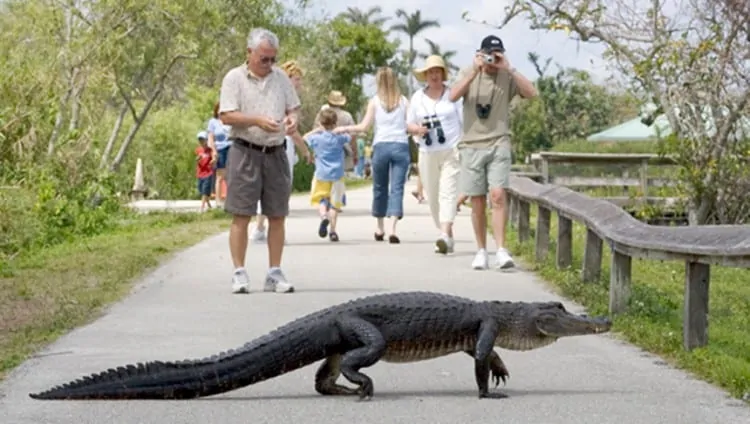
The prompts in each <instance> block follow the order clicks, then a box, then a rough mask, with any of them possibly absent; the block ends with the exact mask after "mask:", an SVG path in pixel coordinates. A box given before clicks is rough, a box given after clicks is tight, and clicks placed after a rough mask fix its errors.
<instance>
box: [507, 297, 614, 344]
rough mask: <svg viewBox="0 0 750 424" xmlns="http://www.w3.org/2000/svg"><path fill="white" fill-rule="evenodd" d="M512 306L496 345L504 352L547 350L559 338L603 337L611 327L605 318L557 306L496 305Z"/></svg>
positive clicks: (550, 304) (547, 303)
mask: <svg viewBox="0 0 750 424" xmlns="http://www.w3.org/2000/svg"><path fill="white" fill-rule="evenodd" d="M499 303H500V304H502V303H505V305H510V304H513V307H512V311H513V312H512V313H511V316H510V317H508V316H507V315H506V316H505V317H504V318H501V320H504V321H506V322H505V323H503V324H502V325H501V327H504V328H505V331H501V332H500V334H499V335H498V338H497V340H496V343H495V344H496V345H497V346H499V347H503V348H505V349H512V350H528V349H536V348H539V347H542V346H547V345H549V344H551V343H553V342H555V341H556V340H557V339H559V338H560V337H569V336H584V335H590V334H600V333H606V332H607V331H609V330H610V328H611V327H612V321H610V320H609V319H608V318H607V317H588V316H586V315H578V314H573V313H570V312H568V311H567V310H566V309H565V306H564V305H563V304H562V303H560V302H532V303H526V302H519V303H512V302H499Z"/></svg>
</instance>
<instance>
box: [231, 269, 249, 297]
mask: <svg viewBox="0 0 750 424" xmlns="http://www.w3.org/2000/svg"><path fill="white" fill-rule="evenodd" d="M249 286H250V277H248V276H247V271H245V269H244V268H240V269H236V270H235V271H234V274H232V293H250V290H249V289H248V287H249Z"/></svg>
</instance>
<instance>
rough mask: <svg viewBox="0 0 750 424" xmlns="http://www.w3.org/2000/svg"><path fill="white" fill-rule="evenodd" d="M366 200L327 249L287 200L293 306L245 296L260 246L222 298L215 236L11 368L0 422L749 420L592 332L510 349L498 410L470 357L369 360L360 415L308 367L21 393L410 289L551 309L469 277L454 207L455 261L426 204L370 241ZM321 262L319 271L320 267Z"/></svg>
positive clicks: (223, 251)
mask: <svg viewBox="0 0 750 424" xmlns="http://www.w3.org/2000/svg"><path fill="white" fill-rule="evenodd" d="M370 199H371V196H370V190H369V189H367V188H365V189H360V190H357V191H352V192H350V193H349V204H350V206H349V207H348V208H347V210H346V212H345V213H344V214H343V215H342V220H341V225H340V229H339V232H340V235H341V240H342V241H341V242H340V243H338V244H331V243H330V242H328V240H321V239H319V238H318V236H317V233H316V226H317V217H316V214H315V212H313V211H312V209H311V208H309V207H308V205H307V202H306V198H305V197H295V198H294V199H293V201H292V202H293V209H294V212H293V214H292V217H291V218H290V220H289V223H288V234H289V235H288V239H289V245H288V246H287V248H286V250H285V261H284V268H285V271H286V273H287V275H288V277H289V278H290V279H292V280H293V281H294V283H295V284H296V285H297V290H298V291H297V292H296V293H293V294H286V295H280V294H265V293H259V292H258V291H259V290H260V288H261V287H262V278H263V275H264V272H265V265H266V257H267V256H266V250H265V246H262V245H251V246H250V249H249V256H248V257H249V260H248V266H249V269H250V270H251V278H252V279H253V281H252V284H253V292H252V293H251V294H249V295H232V294H231V293H230V287H229V286H230V272H231V267H230V260H229V255H228V248H227V235H226V234H221V235H218V236H216V237H212V238H210V239H208V240H206V241H205V242H203V243H201V244H199V245H197V246H194V247H192V248H190V249H188V250H186V251H185V252H183V253H182V254H180V255H178V256H177V257H175V258H174V259H173V260H172V261H170V262H168V263H166V264H165V265H164V266H162V267H161V268H159V269H157V270H156V271H155V272H153V273H152V274H150V275H149V276H147V277H146V278H145V280H144V281H143V284H141V285H139V287H138V289H137V290H136V292H135V293H134V294H133V295H132V296H130V297H129V298H128V299H126V300H125V301H123V302H122V303H119V304H117V305H116V306H114V307H112V308H111V310H110V311H109V312H108V313H107V314H106V316H104V317H102V318H101V319H99V320H97V321H96V322H94V323H93V324H91V325H88V326H86V327H83V328H80V329H78V330H76V331H73V332H72V333H70V334H69V335H67V336H65V337H63V338H61V339H60V340H59V341H58V342H57V343H55V344H54V345H52V346H50V347H49V349H47V350H46V351H45V352H42V353H40V356H39V357H37V358H35V359H32V360H29V361H27V362H26V363H25V364H23V365H22V366H21V367H19V368H18V369H17V371H16V372H14V373H13V374H12V375H11V376H10V378H9V379H8V380H7V382H6V384H5V385H3V386H0V391H1V392H2V396H3V398H2V399H1V400H0V423H7V424H57V423H61V424H62V423H70V424H84V423H91V424H101V423H107V422H116V423H122V424H126V423H133V424H135V423H140V424H143V423H149V424H150V423H158V424H170V423H200V424H210V423H222V424H230V423H302V422H304V423H321V424H322V423H326V424H327V423H346V424H354V423H356V424H365V423H373V424H375V423H378V424H379V423H409V424H414V423H431V424H432V423H450V424H456V423H461V422H471V423H480V422H486V423H490V422H491V423H519V424H520V423H545V424H554V423H560V424H563V423H564V424H569V423H576V424H586V423H591V424H602V423H617V424H622V423H634V424H635V423H637V424H648V423H675V424H678V423H679V424H689V423H695V424H698V423H700V424H711V423H722V424H726V423H748V422H750V408H747V407H745V406H743V404H742V403H741V402H739V401H735V400H732V399H731V398H729V397H728V396H726V395H725V394H724V393H723V392H721V391H719V390H717V389H715V388H713V387H712V386H710V385H708V384H706V383H703V382H701V381H698V380H695V379H693V378H691V377H689V376H687V375H686V374H684V373H682V372H680V371H676V370H673V369H671V368H669V367H667V366H665V365H663V363H662V362H661V361H659V360H658V358H655V357H653V356H650V355H646V354H644V353H642V352H641V351H640V350H638V349H635V348H633V347H631V346H629V345H626V344H624V343H622V342H618V341H615V340H614V339H612V338H610V337H608V336H591V337H580V338H577V339H564V340H561V341H559V342H558V343H557V344H554V345H552V346H550V347H547V348H544V349H541V350H537V351H532V352H525V353H523V352H508V351H500V354H501V356H502V357H503V358H504V360H505V362H506V364H508V367H509V369H510V373H511V379H510V381H509V384H508V386H507V387H506V388H505V389H504V390H505V392H506V393H507V394H509V395H510V397H509V398H507V399H503V400H478V399H477V398H476V388H475V385H474V376H473V367H472V361H471V359H470V358H468V357H467V356H466V355H462V354H457V355H453V356H450V357H446V358H441V359H437V360H432V361H428V362H422V363H417V364H403V365H394V364H386V363H380V364H376V365H375V366H374V367H372V368H370V369H368V370H367V371H366V372H367V373H368V374H369V375H370V376H372V378H373V379H374V382H375V391H376V392H375V393H376V394H375V398H374V399H373V400H372V401H371V402H369V403H367V402H355V400H354V399H352V398H332V397H323V396H320V395H318V394H317V393H316V392H315V391H314V389H313V376H314V373H315V369H316V366H312V367H308V368H304V369H302V370H298V371H295V372H293V373H291V374H287V375H284V376H281V377H278V378H276V379H273V380H270V381H267V382H263V383H260V384H257V385H255V386H250V387H246V388H243V389H239V390H236V391H234V392H230V393H227V394H224V395H217V396H215V397H212V398H206V399H201V400H194V401H132V402H131V401H121V402H105V401H98V402H80V401H34V400H31V399H30V398H28V396H27V394H28V393H29V392H37V391H42V390H45V389H47V388H49V387H50V386H52V385H56V384H59V383H64V382H67V381H69V380H71V379H74V378H78V377H80V376H82V375H85V374H89V373H92V372H99V371H101V370H105V369H107V368H109V367H112V366H117V365H124V364H128V363H133V362H138V361H147V360H154V359H161V360H171V359H183V358H197V357H203V356H207V355H211V354H214V353H217V352H219V351H222V350H226V349H230V348H233V347H237V346H240V345H242V344H243V343H245V342H247V341H248V340H250V339H252V338H254V337H257V336H260V335H262V334H264V333H266V332H268V331H269V330H271V329H273V328H275V327H277V326H279V325H282V324H284V323H286V322H287V321H289V320H292V319H294V318H297V317H299V316H301V315H303V314H306V313H308V312H312V311H314V310H317V309H319V308H322V307H324V306H328V305H331V304H335V303H339V302H343V301H346V300H348V299H351V298H353V297H359V296H364V295H368V294H373V293H378V292H384V291H401V290H414V289H420V290H437V291H444V292H450V293H456V294H461V295H465V296H469V297H473V298H478V299H489V298H494V299H510V300H545V299H556V298H557V297H556V296H554V295H553V294H551V293H550V292H549V291H547V290H546V289H545V288H544V286H543V285H542V284H541V283H540V282H539V281H538V280H537V279H536V277H535V276H534V275H532V274H530V273H527V272H523V271H518V272H515V273H500V272H496V271H486V272H478V271H473V270H471V269H470V266H469V265H470V263H471V260H472V255H473V250H474V244H473V242H472V241H471V239H472V237H471V224H470V220H469V217H468V213H467V212H466V211H463V212H462V213H461V215H460V217H459V219H458V223H457V228H456V231H457V237H458V244H457V252H456V254H455V255H453V256H449V257H438V256H436V255H435V254H433V253H432V242H433V239H434V236H435V230H434V229H433V227H432V223H431V220H430V218H429V216H428V211H427V206H426V205H417V204H416V202H415V200H414V198H412V197H411V196H410V195H408V193H407V195H406V199H405V204H406V209H407V217H406V218H405V219H404V220H403V221H402V222H401V225H400V235H401V238H402V244H400V245H389V244H387V243H376V242H374V241H373V238H372V233H373V229H374V219H373V218H371V217H370V216H369V212H368V209H369V206H370ZM325 260H328V261H329V262H327V265H321V264H322V263H326V262H325ZM566 303H567V304H568V305H570V303H569V302H566ZM570 306H571V307H574V308H575V305H570ZM576 309H578V308H576ZM501 388H502V386H501Z"/></svg>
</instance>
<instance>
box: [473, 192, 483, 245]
mask: <svg viewBox="0 0 750 424" xmlns="http://www.w3.org/2000/svg"><path fill="white" fill-rule="evenodd" d="M486 211H487V196H471V225H472V227H474V238H475V239H476V242H477V248H478V249H486V248H487V215H486Z"/></svg>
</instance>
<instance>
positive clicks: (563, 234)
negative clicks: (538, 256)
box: [556, 212, 573, 269]
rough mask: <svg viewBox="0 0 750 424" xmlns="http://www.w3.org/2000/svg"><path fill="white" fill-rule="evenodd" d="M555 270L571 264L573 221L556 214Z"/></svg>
mask: <svg viewBox="0 0 750 424" xmlns="http://www.w3.org/2000/svg"><path fill="white" fill-rule="evenodd" d="M556 253H557V254H556V260H557V268H560V269H562V268H567V267H569V266H570V264H572V263H573V221H571V220H570V219H568V218H566V217H564V216H562V215H560V213H559V212H558V213H557V252H556Z"/></svg>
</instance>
